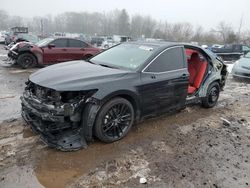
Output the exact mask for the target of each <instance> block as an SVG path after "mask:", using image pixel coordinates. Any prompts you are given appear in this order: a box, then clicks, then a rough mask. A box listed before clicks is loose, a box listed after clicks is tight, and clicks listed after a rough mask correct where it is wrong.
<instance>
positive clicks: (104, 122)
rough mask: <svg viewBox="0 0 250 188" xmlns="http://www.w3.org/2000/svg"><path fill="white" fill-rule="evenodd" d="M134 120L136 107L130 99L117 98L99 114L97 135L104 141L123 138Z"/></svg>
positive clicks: (107, 104) (96, 127)
mask: <svg viewBox="0 0 250 188" xmlns="http://www.w3.org/2000/svg"><path fill="white" fill-rule="evenodd" d="M133 122H134V109H133V106H132V105H131V103H130V102H129V101H127V100H126V99H123V98H115V99H113V100H111V101H109V102H107V103H106V104H105V105H104V106H103V107H102V109H101V111H100V113H99V114H98V116H97V120H96V125H95V134H96V136H97V137H98V138H99V139H100V140H101V141H104V142H114V141H117V140H120V139H121V138H123V137H124V136H125V135H126V134H127V133H128V131H129V130H130V128H131V126H132V124H133Z"/></svg>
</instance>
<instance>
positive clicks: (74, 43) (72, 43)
mask: <svg viewBox="0 0 250 188" xmlns="http://www.w3.org/2000/svg"><path fill="white" fill-rule="evenodd" d="M87 46H88V45H87V44H86V43H85V42H82V41H80V40H71V39H70V40H69V47H71V48H86V47H87Z"/></svg>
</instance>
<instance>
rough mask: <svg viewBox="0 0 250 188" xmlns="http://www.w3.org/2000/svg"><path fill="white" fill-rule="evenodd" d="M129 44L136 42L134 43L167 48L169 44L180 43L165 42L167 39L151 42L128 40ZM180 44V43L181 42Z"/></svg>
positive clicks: (176, 44) (175, 43) (175, 44)
mask: <svg viewBox="0 0 250 188" xmlns="http://www.w3.org/2000/svg"><path fill="white" fill-rule="evenodd" d="M128 43H130V44H136V45H145V46H152V47H156V48H157V47H158V48H167V47H171V46H178V45H180V44H181V43H177V42H167V41H151V42H146V41H131V42H128ZM181 45H182V44H181Z"/></svg>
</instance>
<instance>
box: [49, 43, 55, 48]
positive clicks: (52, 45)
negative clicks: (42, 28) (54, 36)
mask: <svg viewBox="0 0 250 188" xmlns="http://www.w3.org/2000/svg"><path fill="white" fill-rule="evenodd" d="M55 47H56V45H55V44H48V48H55Z"/></svg>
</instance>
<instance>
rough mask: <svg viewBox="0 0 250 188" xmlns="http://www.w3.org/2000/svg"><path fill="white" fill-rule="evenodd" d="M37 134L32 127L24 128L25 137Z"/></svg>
mask: <svg viewBox="0 0 250 188" xmlns="http://www.w3.org/2000/svg"><path fill="white" fill-rule="evenodd" d="M35 135H36V134H35V133H33V132H32V130H31V129H30V128H26V129H24V130H23V138H29V137H32V136H35Z"/></svg>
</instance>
